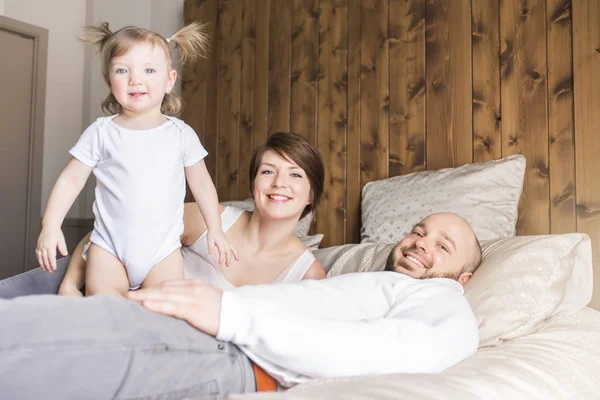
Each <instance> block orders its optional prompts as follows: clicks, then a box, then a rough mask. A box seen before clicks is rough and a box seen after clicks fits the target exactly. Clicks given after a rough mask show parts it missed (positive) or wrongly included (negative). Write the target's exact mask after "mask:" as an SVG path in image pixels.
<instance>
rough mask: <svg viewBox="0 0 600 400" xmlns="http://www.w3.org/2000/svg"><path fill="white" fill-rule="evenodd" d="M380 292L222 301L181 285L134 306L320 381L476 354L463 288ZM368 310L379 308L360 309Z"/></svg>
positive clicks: (268, 293) (219, 295)
mask: <svg viewBox="0 0 600 400" xmlns="http://www.w3.org/2000/svg"><path fill="white" fill-rule="evenodd" d="M359 282H360V281H359ZM362 282H365V281H362ZM371 286H372V287H369V282H365V285H364V286H363V287H359V286H357V287H356V288H355V289H353V290H348V288H347V285H346V286H344V289H343V290H340V288H336V287H332V286H331V285H321V284H319V283H311V284H302V285H260V286H252V287H245V288H240V289H238V290H233V291H226V292H224V293H223V292H222V291H220V290H219V289H216V288H214V287H212V286H210V285H207V284H205V283H201V282H192V281H182V282H173V283H170V284H165V285H163V286H162V287H159V288H153V289H152V288H151V289H148V290H142V291H139V292H137V293H132V294H131V295H130V297H131V298H132V299H134V300H144V301H143V303H144V305H145V306H146V307H147V308H149V309H152V310H154V311H158V312H162V313H165V314H169V315H173V316H176V317H178V318H182V319H185V320H187V321H188V322H189V323H190V324H192V325H194V326H195V327H197V328H198V329H200V330H202V331H204V332H206V333H209V334H212V335H215V336H217V338H218V339H221V340H228V341H231V342H233V343H235V344H237V345H239V346H243V347H244V348H245V350H247V351H248V352H250V353H252V355H254V356H255V357H253V358H256V359H257V360H256V361H259V360H260V361H263V362H264V363H268V364H270V365H271V366H273V367H275V368H277V369H284V370H289V371H293V372H295V373H297V374H299V375H303V376H306V377H311V378H319V377H332V376H351V375H366V374H384V373H402V372H405V373H417V372H424V373H427V372H439V371H441V370H443V369H445V368H448V367H450V366H452V365H454V364H456V363H458V362H459V361H461V360H462V359H464V358H466V357H468V356H469V355H471V354H473V353H474V352H475V351H476V349H477V344H478V336H477V335H478V334H477V325H476V323H475V320H474V317H473V315H472V312H471V311H470V309H469V306H468V303H467V302H466V300H465V299H464V297H463V296H462V294H461V293H460V292H458V291H456V290H455V289H454V288H452V287H448V286H445V285H426V286H424V287H423V288H420V289H419V290H418V291H417V292H414V293H413V295H411V296H408V297H407V296H404V297H402V296H401V297H397V298H394V297H393V293H391V292H390V291H387V290H386V288H385V287H383V288H382V286H381V285H377V286H373V285H371ZM388 289H389V288H388ZM398 299H401V300H398ZM367 301H372V302H373V304H375V305H376V306H375V307H371V309H368V308H369V307H364V308H365V309H363V310H360V309H358V307H359V304H360V302H363V303H364V302H367ZM394 302H396V303H394Z"/></svg>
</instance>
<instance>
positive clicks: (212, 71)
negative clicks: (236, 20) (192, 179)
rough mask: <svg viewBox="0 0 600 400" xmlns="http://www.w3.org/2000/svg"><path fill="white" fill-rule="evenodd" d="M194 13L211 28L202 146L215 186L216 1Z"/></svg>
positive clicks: (217, 48)
mask: <svg viewBox="0 0 600 400" xmlns="http://www.w3.org/2000/svg"><path fill="white" fill-rule="evenodd" d="M199 7H200V8H199V9H198V10H197V12H196V18H197V19H198V20H199V21H202V22H210V28H211V46H210V48H211V54H210V58H209V60H208V63H207V69H206V72H207V74H206V104H205V107H206V112H205V113H204V118H205V119H206V121H205V123H204V128H205V134H203V136H202V138H203V140H204V142H203V145H204V148H205V149H206V151H208V156H206V158H205V162H206V168H207V169H208V172H209V173H210V176H211V177H212V179H213V181H214V183H215V186H216V185H217V182H218V180H219V177H218V176H217V158H218V153H217V151H218V150H217V147H218V143H217V129H218V119H217V117H218V111H219V105H218V101H217V99H218V87H219V63H220V54H221V46H220V36H219V34H220V29H219V24H220V18H219V2H218V0H207V1H204V2H203V3H202V4H201V5H200V6H199Z"/></svg>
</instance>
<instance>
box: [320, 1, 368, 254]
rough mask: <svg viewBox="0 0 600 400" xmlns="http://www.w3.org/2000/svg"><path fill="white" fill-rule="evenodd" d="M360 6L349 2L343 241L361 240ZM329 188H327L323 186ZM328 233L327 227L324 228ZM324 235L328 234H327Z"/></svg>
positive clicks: (357, 2) (354, 2) (356, 2)
mask: <svg viewBox="0 0 600 400" xmlns="http://www.w3.org/2000/svg"><path fill="white" fill-rule="evenodd" d="M361 13H362V7H361V4H360V2H359V1H355V0H351V1H348V104H347V106H348V124H347V125H348V126H347V131H346V132H347V137H346V152H347V153H346V243H358V242H359V241H360V222H361V221H360V192H361V190H362V185H361V184H360V175H361V172H360V166H361V161H360V148H361V143H360V132H361V131H360V126H361V122H360V121H361V118H360V115H361V109H360V88H361V86H360V81H361V79H360V76H361V72H360V68H361V65H360V58H361V46H360V37H361V31H362V29H361V26H362V14H361ZM325 190H326V191H328V188H325ZM327 232H329V230H328V231H327ZM326 236H327V235H326Z"/></svg>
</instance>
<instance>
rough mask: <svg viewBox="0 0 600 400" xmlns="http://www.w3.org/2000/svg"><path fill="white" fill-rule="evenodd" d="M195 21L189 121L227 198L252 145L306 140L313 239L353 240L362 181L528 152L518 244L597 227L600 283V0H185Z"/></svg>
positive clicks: (241, 177)
mask: <svg viewBox="0 0 600 400" xmlns="http://www.w3.org/2000/svg"><path fill="white" fill-rule="evenodd" d="M184 14H185V21H186V22H189V21H194V20H199V21H203V22H209V23H210V24H211V31H212V52H211V55H210V58H209V59H207V60H205V61H202V62H199V63H197V64H196V65H194V66H189V67H186V68H184V71H183V74H182V75H183V89H182V91H183V98H184V101H185V103H186V107H185V111H184V114H183V118H184V119H185V120H186V121H187V122H188V123H189V124H190V125H191V126H192V127H193V128H194V129H196V131H197V132H198V133H199V135H200V138H201V140H202V142H203V143H204V145H205V147H206V148H207V150H208V151H209V153H210V156H209V157H208V158H207V164H208V167H209V171H210V172H211V175H212V176H213V179H215V182H216V186H217V189H218V192H219V196H220V199H221V200H234V199H244V198H247V197H248V196H249V189H248V188H249V182H248V177H247V173H248V163H249V157H250V154H251V149H252V148H253V147H254V146H255V145H257V144H259V143H261V142H263V141H264V140H265V138H266V137H267V135H268V134H270V133H273V132H275V131H278V130H284V131H289V130H291V131H295V132H298V133H300V134H302V135H304V136H305V137H306V138H307V139H309V140H310V141H311V142H313V143H316V144H317V146H318V147H319V149H320V150H321V152H322V154H323V157H324V159H325V163H326V166H327V170H326V189H325V193H324V196H323V201H322V203H321V205H320V206H319V208H318V210H317V215H316V218H315V223H314V224H313V227H312V231H313V232H321V233H325V239H324V241H323V243H322V245H321V246H322V247H325V246H332V245H337V244H343V243H355V242H358V240H359V231H360V191H361V190H362V187H363V186H364V185H365V183H367V182H369V181H372V180H377V179H382V178H385V177H388V176H395V175H399V174H407V173H411V172H416V171H422V170H432V169H438V168H443V167H453V166H459V165H462V164H465V163H470V162H482V161H487V160H493V159H498V158H501V157H505V156H508V155H510V154H515V153H522V154H524V155H525V156H526V157H527V162H528V166H527V171H526V177H525V186H524V192H523V196H522V199H521V203H520V207H519V214H520V215H519V222H518V234H520V235H525V234H530V235H533V234H548V233H563V232H573V231H579V232H585V233H588V234H589V235H590V236H591V238H592V241H593V248H594V261H595V265H596V266H597V267H596V271H597V272H596V273H595V276H596V278H595V279H596V282H595V283H596V287H600V185H598V184H597V183H595V182H594V180H595V179H596V172H598V171H600V157H598V154H599V153H600V135H599V134H597V133H596V131H597V129H598V127H599V126H600V113H599V112H598V110H599V109H600V79H598V71H600V2H598V1H597V0H577V1H573V2H571V1H570V0H527V1H524V0H186V2H185V10H184ZM592 304H594V305H595V306H596V307H599V308H600V295H596V296H595V298H594V300H593V301H592Z"/></svg>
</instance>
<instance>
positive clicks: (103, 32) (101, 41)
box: [78, 22, 113, 52]
mask: <svg viewBox="0 0 600 400" xmlns="http://www.w3.org/2000/svg"><path fill="white" fill-rule="evenodd" d="M83 31H84V36H83V37H78V38H79V40H81V41H82V42H84V43H87V44H91V45H92V46H97V47H98V51H99V52H102V50H103V49H104V45H105V44H106V41H107V40H108V38H110V37H111V36H112V35H113V32H112V31H111V30H110V29H109V28H108V22H102V23H101V24H100V25H98V26H96V25H88V26H84V27H83Z"/></svg>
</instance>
